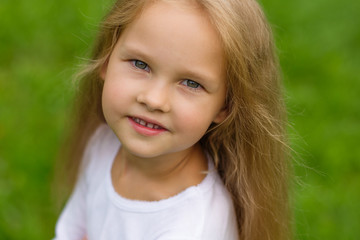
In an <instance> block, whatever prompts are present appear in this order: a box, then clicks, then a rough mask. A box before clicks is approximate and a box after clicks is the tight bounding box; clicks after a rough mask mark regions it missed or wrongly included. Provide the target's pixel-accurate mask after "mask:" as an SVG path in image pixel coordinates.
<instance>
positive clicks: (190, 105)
mask: <svg viewBox="0 0 360 240" xmlns="http://www.w3.org/2000/svg"><path fill="white" fill-rule="evenodd" d="M224 63H225V60H224V54H223V50H222V47H221V42H220V39H219V36H218V33H217V32H216V30H215V28H214V27H213V26H212V25H211V23H210V21H209V19H208V18H207V15H206V14H205V13H204V12H203V11H202V10H201V9H200V8H199V7H198V6H197V5H194V4H192V3H189V2H185V3H184V2H182V3H180V2H176V1H173V2H163V1H157V2H155V3H153V4H151V5H149V6H147V7H146V9H145V10H144V11H143V12H142V14H141V15H140V16H139V17H138V18H137V19H136V20H135V21H134V22H132V23H131V24H130V25H129V26H128V27H127V28H126V29H125V30H124V31H123V33H122V34H121V36H120V38H119V40H118V42H117V44H116V45H115V48H114V50H113V51H112V53H111V55H110V58H109V61H108V62H107V64H106V65H105V66H103V68H102V71H101V77H102V79H103V80H104V81H105V82H104V89H103V99H102V104H103V111H104V116H105V119H106V121H107V123H108V125H109V126H110V127H111V129H112V130H113V131H114V133H115V134H116V136H117V137H118V138H119V140H120V142H121V143H122V146H121V148H120V150H119V152H118V154H117V156H116V158H115V161H114V164H113V166H112V172H111V174H112V181H113V185H114V188H115V190H116V191H117V192H118V193H119V194H120V195H121V196H123V197H126V198H129V199H137V200H145V201H155V200H161V199H165V198H168V197H170V196H173V195H175V194H177V193H179V192H181V191H183V190H184V189H186V188H188V187H190V186H193V185H197V184H199V183H200V182H201V181H202V179H203V178H204V177H205V175H204V174H203V173H202V172H203V171H206V170H207V160H206V157H205V155H204V153H203V151H202V149H201V147H200V145H199V144H198V141H199V140H200V139H201V137H202V136H203V135H204V134H205V132H206V130H207V129H208V127H209V126H210V124H211V123H220V122H221V121H223V120H224V119H225V117H226V110H225V109H224V101H225V94H226V85H225V68H224ZM133 117H137V118H139V119H140V118H141V119H143V120H146V121H148V122H151V123H156V124H158V125H160V126H161V127H162V128H161V130H151V129H150V130H149V131H150V132H151V134H150V135H149V134H147V132H146V131H147V129H145V133H144V132H143V130H144V128H142V127H141V126H140V128H139V124H136V123H134V120H132V119H133ZM138 129H140V130H138Z"/></svg>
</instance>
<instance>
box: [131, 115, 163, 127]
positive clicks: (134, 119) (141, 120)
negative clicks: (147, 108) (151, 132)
mask: <svg viewBox="0 0 360 240" xmlns="http://www.w3.org/2000/svg"><path fill="white" fill-rule="evenodd" d="M131 119H132V120H133V121H134V122H136V123H137V124H140V125H141V126H144V127H147V128H151V129H157V130H165V128H163V127H161V126H159V125H157V124H154V123H149V122H146V121H144V120H143V119H140V118H136V117H131Z"/></svg>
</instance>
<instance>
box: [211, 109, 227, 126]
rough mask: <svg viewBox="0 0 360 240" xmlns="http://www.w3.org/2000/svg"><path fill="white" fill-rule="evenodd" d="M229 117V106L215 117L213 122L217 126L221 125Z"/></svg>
mask: <svg viewBox="0 0 360 240" xmlns="http://www.w3.org/2000/svg"><path fill="white" fill-rule="evenodd" d="M227 116H228V108H227V106H224V107H223V108H222V109H221V110H220V111H219V112H218V114H217V115H216V116H215V118H214V120H213V122H214V123H216V124H219V123H221V122H222V121H224V120H225V118H226V117H227Z"/></svg>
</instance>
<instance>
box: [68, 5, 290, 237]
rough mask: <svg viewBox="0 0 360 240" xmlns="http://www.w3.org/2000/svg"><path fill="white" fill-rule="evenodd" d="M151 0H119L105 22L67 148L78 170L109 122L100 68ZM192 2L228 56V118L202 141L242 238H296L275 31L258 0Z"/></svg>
mask: <svg viewBox="0 0 360 240" xmlns="http://www.w3.org/2000/svg"><path fill="white" fill-rule="evenodd" d="M149 2H150V1H147V0H118V1H117V2H116V3H115V5H114V6H113V8H112V9H111V11H110V12H109V13H108V15H107V16H106V17H105V19H104V21H103V24H102V26H101V29H100V33H99V36H98V41H97V43H96V44H95V48H94V52H93V57H92V60H91V61H89V63H88V64H87V66H86V68H85V69H84V70H83V72H82V73H81V76H82V77H81V79H80V81H79V85H78V89H77V90H78V91H77V99H76V107H75V113H76V116H77V118H76V121H75V123H74V125H73V126H74V127H73V128H71V129H70V131H71V141H70V142H69V143H70V144H69V145H68V149H70V150H69V151H68V152H67V154H68V159H69V166H71V167H72V169H73V172H77V171H78V169H79V165H80V161H81V155H82V153H83V151H84V148H85V145H86V142H87V140H88V138H89V137H90V135H91V134H92V133H93V131H94V130H95V129H96V128H97V126H98V125H99V124H100V123H102V122H105V119H104V116H103V113H102V107H101V94H102V88H103V81H102V80H101V79H100V76H99V73H100V70H101V67H102V66H103V65H104V64H105V63H106V61H107V59H108V58H109V55H110V53H111V52H112V50H113V48H114V45H115V43H116V41H117V39H118V38H119V36H120V34H121V32H122V30H123V29H125V28H126V27H127V26H128V24H130V23H131V22H132V21H133V20H134V19H135V18H136V17H137V16H138V14H139V13H140V12H141V11H142V10H143V9H144V7H145V5H146V4H148V3H149ZM151 2H153V1H151ZM192 2H197V4H198V5H199V6H201V7H202V8H203V9H204V11H205V12H206V13H207V14H208V15H209V18H210V20H211V21H212V23H213V25H214V26H215V28H216V29H217V30H218V32H219V36H220V38H221V40H222V43H223V48H224V52H225V55H226V59H227V96H226V103H227V110H228V116H227V118H226V119H225V120H224V121H223V122H222V123H221V124H219V125H212V126H211V127H210V129H209V130H208V132H207V133H206V134H205V136H204V137H203V138H202V139H201V144H202V146H203V148H204V149H205V150H206V151H208V152H209V153H210V154H211V155H212V156H213V158H214V162H215V165H216V167H217V169H218V171H219V174H220V176H221V178H222V180H223V182H224V184H225V186H226V188H227V189H228V191H229V192H230V194H231V196H232V199H233V202H234V206H235V210H236V216H237V224H238V228H239V235H240V236H239V238H240V239H241V240H260V239H261V240H265V239H267V240H270V239H273V240H283V239H290V235H291V234H290V232H291V231H290V219H289V217H290V216H289V215H290V214H289V206H288V175H289V164H288V162H287V153H286V152H287V144H286V137H285V122H286V115H285V108H284V103H283V101H282V95H281V85H280V80H279V75H278V64H277V59H276V55H275V54H274V46H273V37H272V33H271V30H270V28H269V26H268V24H267V21H266V19H265V16H264V14H263V12H262V10H261V8H260V7H259V5H258V4H257V3H256V1H255V0H197V1H196V0H194V1H192ZM74 176H75V174H74ZM72 179H73V180H75V178H72Z"/></svg>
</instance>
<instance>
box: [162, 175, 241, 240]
mask: <svg viewBox="0 0 360 240" xmlns="http://www.w3.org/2000/svg"><path fill="white" fill-rule="evenodd" d="M183 195H186V198H184V199H182V201H179V202H178V204H176V205H175V206H174V207H173V208H172V209H168V212H167V213H168V214H170V212H171V215H172V216H173V217H172V219H171V221H168V222H169V223H168V225H169V226H170V229H171V230H170V231H168V232H163V233H164V235H163V236H161V237H163V238H161V237H159V238H155V239H206V240H220V239H227V240H237V239H238V237H237V234H238V233H237V222H236V217H235V211H234V207H233V203H232V200H231V197H230V194H229V192H228V191H227V190H226V188H225V186H224V184H223V183H222V180H221V179H220V177H219V175H218V174H217V172H216V171H215V170H214V169H209V173H208V175H207V176H206V178H205V179H204V180H203V182H201V183H200V184H199V185H198V186H194V187H191V188H189V189H187V190H186V192H185V193H183ZM164 229H169V228H164ZM179 236H181V237H180V238H179Z"/></svg>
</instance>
